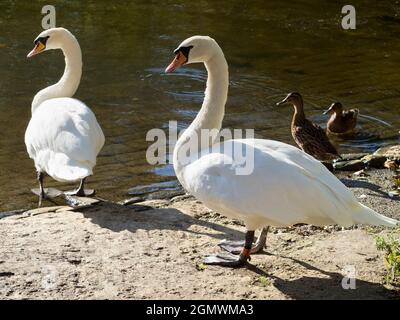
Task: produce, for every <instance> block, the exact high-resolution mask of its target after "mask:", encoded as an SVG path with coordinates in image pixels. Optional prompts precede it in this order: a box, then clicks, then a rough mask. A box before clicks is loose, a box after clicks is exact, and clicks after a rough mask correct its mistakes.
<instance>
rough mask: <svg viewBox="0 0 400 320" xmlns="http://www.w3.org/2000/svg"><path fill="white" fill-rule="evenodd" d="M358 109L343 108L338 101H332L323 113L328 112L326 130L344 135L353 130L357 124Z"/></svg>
mask: <svg viewBox="0 0 400 320" xmlns="http://www.w3.org/2000/svg"><path fill="white" fill-rule="evenodd" d="M358 113H359V111H358V109H351V110H343V106H342V104H341V103H340V102H335V103H332V104H331V106H330V107H329V109H328V110H326V111H325V112H324V114H330V115H331V116H330V118H329V120H328V123H327V124H326V131H327V132H328V133H332V134H336V135H346V134H350V133H352V132H353V131H354V128H355V127H356V125H357V117H358Z"/></svg>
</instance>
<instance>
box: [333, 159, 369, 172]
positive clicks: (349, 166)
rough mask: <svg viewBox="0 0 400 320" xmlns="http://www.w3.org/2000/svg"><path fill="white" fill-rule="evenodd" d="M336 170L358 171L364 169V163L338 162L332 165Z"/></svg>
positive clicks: (358, 161) (353, 161)
mask: <svg viewBox="0 0 400 320" xmlns="http://www.w3.org/2000/svg"><path fill="white" fill-rule="evenodd" d="M333 167H334V168H335V169H336V170H342V171H359V170H362V169H365V163H364V162H363V161H361V160H350V161H338V162H335V163H334V164H333Z"/></svg>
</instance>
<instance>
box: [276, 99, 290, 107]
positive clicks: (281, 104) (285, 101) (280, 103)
mask: <svg viewBox="0 0 400 320" xmlns="http://www.w3.org/2000/svg"><path fill="white" fill-rule="evenodd" d="M287 103H288V102H287V100H286V99H283V100H282V101H280V102H277V103H276V105H277V106H278V107H279V106H283V105H284V104H287Z"/></svg>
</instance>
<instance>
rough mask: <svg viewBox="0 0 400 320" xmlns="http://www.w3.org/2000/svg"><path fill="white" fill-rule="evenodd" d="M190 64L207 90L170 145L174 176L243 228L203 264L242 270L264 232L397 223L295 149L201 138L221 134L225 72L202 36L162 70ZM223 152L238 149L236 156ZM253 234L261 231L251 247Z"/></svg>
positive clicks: (218, 52)
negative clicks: (201, 73)
mask: <svg viewBox="0 0 400 320" xmlns="http://www.w3.org/2000/svg"><path fill="white" fill-rule="evenodd" d="M192 63H202V64H204V65H205V68H206V70H207V73H208V77H207V85H206V86H207V87H206V90H205V96H204V100H203V104H202V106H201V109H200V111H199V112H198V114H197V115H196V117H195V119H194V120H193V122H192V123H191V124H190V125H189V127H188V128H187V129H186V130H184V132H183V133H182V134H181V135H180V137H179V139H178V141H177V142H176V144H175V147H174V151H173V167H174V171H175V174H176V177H177V179H178V180H179V182H180V183H181V184H182V186H183V188H184V189H185V190H186V191H187V192H188V193H190V194H192V195H193V196H194V197H195V198H196V199H198V200H199V201H201V202H202V203H203V204H204V205H205V206H206V207H208V208H210V209H211V210H214V211H216V212H218V213H220V214H221V215H223V216H226V217H228V218H234V219H238V220H241V221H243V222H244V224H245V227H246V233H245V236H244V241H239V242H238V241H229V240H226V241H223V242H222V243H221V244H220V246H221V248H222V249H224V250H225V251H228V252H226V253H217V254H210V255H207V256H206V257H205V260H204V263H205V264H211V265H220V266H225V267H226V266H227V267H242V266H245V265H246V264H247V263H248V260H249V259H250V256H251V254H253V253H256V252H259V251H260V250H261V249H262V248H263V247H265V243H266V235H267V233H268V229H269V226H276V227H287V226H292V225H295V224H297V223H307V224H313V225H317V226H325V225H331V224H338V225H342V226H350V225H353V224H357V223H360V224H371V225H382V226H387V227H394V226H396V225H397V223H399V222H398V221H397V220H395V219H392V218H389V217H385V216H383V215H381V214H378V213H377V212H375V211H373V210H372V209H370V208H368V207H367V206H365V205H363V204H361V203H359V202H358V201H357V199H356V198H355V196H354V195H353V193H352V192H351V191H350V190H349V189H348V188H347V187H346V186H345V185H344V184H343V183H342V182H341V181H340V180H339V179H338V178H336V177H335V176H334V175H333V174H332V173H331V172H330V171H329V170H328V169H326V168H325V166H324V165H323V164H322V163H321V162H320V161H318V160H316V159H315V158H314V157H312V156H310V155H308V154H307V153H305V152H304V151H302V150H300V149H299V148H297V147H294V146H291V145H289V144H286V143H282V142H279V141H274V140H266V139H254V138H243V139H227V140H225V141H222V142H221V141H220V139H219V138H218V137H216V136H215V135H214V134H210V135H208V136H207V135H206V136H204V135H202V134H203V133H204V132H208V131H209V132H214V133H215V132H219V131H220V130H221V126H222V121H223V118H224V113H225V104H226V102H227V98H228V87H229V70H228V64H227V61H226V59H225V56H224V53H223V51H222V49H221V47H220V46H219V45H218V43H217V42H216V41H215V40H214V39H213V38H211V37H209V36H193V37H190V38H188V39H186V40H184V41H183V42H182V43H181V44H180V45H179V46H178V47H177V49H176V50H175V51H174V59H173V61H172V62H171V63H170V64H169V65H168V67H167V68H166V69H165V72H166V73H171V72H174V71H175V70H177V69H178V68H180V67H182V66H186V65H189V64H192ZM204 137H205V139H204ZM210 146H211V147H210ZM229 150H231V151H232V150H240V152H239V154H240V156H239V157H238V156H236V154H235V155H233V154H232V152H229ZM243 157H244V158H243ZM238 158H240V159H238ZM243 159H244V161H243ZM256 230H261V232H260V235H259V237H258V240H257V241H256V243H255V244H253V242H254V236H255V231H256ZM238 252H239V254H237V253H238Z"/></svg>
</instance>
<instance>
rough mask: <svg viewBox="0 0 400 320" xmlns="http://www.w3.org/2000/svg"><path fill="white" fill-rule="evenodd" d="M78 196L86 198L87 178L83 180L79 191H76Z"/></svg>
mask: <svg viewBox="0 0 400 320" xmlns="http://www.w3.org/2000/svg"><path fill="white" fill-rule="evenodd" d="M76 195H77V196H78V197H84V196H85V178H83V179H81V183H80V184H79V187H78V190H76Z"/></svg>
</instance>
